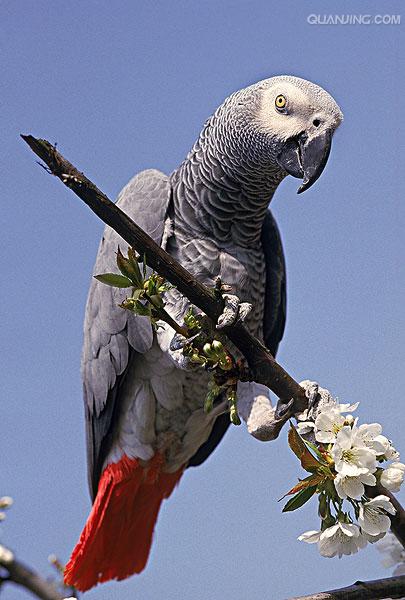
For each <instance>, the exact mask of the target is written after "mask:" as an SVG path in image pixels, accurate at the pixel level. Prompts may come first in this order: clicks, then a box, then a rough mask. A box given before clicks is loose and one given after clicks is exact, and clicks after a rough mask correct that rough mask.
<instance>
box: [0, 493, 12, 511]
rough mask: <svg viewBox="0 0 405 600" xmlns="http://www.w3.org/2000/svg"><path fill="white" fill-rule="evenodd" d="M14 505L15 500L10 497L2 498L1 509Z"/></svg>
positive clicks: (0, 501)
mask: <svg viewBox="0 0 405 600" xmlns="http://www.w3.org/2000/svg"><path fill="white" fill-rule="evenodd" d="M12 504H13V499H12V498H11V497H10V496H3V497H2V498H0V508H10V506H11V505H12Z"/></svg>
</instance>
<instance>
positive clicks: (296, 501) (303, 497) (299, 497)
mask: <svg viewBox="0 0 405 600" xmlns="http://www.w3.org/2000/svg"><path fill="white" fill-rule="evenodd" d="M315 492H316V485H314V486H312V487H307V488H305V489H304V490H301V491H300V492H298V494H296V495H295V496H293V497H292V498H291V499H290V500H289V501H288V502H287V504H286V505H285V506H284V508H283V512H290V511H292V510H297V508H301V506H303V505H304V504H305V503H306V502H308V500H309V499H310V498H312V496H313V495H314V494H315Z"/></svg>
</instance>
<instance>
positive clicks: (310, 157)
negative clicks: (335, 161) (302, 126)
mask: <svg viewBox="0 0 405 600" xmlns="http://www.w3.org/2000/svg"><path fill="white" fill-rule="evenodd" d="M331 145H332V133H331V132H330V130H328V129H326V130H324V131H322V132H319V133H317V134H316V135H314V136H311V137H309V136H308V135H307V134H306V133H303V134H301V135H299V136H297V137H296V138H291V139H290V140H288V141H287V142H286V143H285V145H284V148H283V150H282V151H281V153H280V154H279V155H278V157H277V162H278V164H279V165H280V167H281V168H282V169H284V170H285V171H287V173H289V175H292V176H293V177H298V178H299V179H302V184H301V185H300V187H299V188H298V191H297V193H298V194H301V193H302V192H305V190H307V189H308V188H310V187H311V185H312V184H313V183H315V181H316V180H317V179H318V178H319V177H320V176H321V174H322V171H323V170H324V168H325V165H326V163H327V161H328V158H329V154H330V149H331Z"/></svg>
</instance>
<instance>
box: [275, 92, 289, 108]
mask: <svg viewBox="0 0 405 600" xmlns="http://www.w3.org/2000/svg"><path fill="white" fill-rule="evenodd" d="M286 104H287V99H286V97H285V96H283V94H279V95H278V96H277V98H276V108H284V107H285V105H286Z"/></svg>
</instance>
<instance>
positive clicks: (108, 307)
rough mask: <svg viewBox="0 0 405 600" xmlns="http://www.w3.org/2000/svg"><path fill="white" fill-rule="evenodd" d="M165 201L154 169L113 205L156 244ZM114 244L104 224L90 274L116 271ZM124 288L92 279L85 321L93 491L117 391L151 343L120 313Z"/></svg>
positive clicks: (146, 326)
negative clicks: (129, 369)
mask: <svg viewBox="0 0 405 600" xmlns="http://www.w3.org/2000/svg"><path fill="white" fill-rule="evenodd" d="M169 202H170V184H169V178H168V177H167V176H166V175H164V174H163V173H160V172H159V171H156V170H148V171H143V172H142V173H140V174H139V175H137V176H136V177H134V178H133V179H132V180H131V181H130V182H129V183H128V184H127V185H126V186H125V188H124V189H123V190H122V192H121V193H120V194H119V196H118V200H117V204H118V205H119V206H120V208H121V209H122V210H123V211H124V212H125V213H127V215H128V216H129V217H131V218H132V219H133V220H134V221H135V222H136V223H137V224H138V225H139V226H140V227H142V229H144V230H145V231H146V232H147V233H148V234H149V235H150V236H151V237H152V238H153V239H154V240H155V242H157V243H159V244H160V243H161V240H162V236H163V232H164V225H165V219H166V214H167V210H168V206H169ZM118 246H120V247H121V249H122V250H123V251H124V250H125V249H126V248H127V243H126V242H125V241H124V240H123V239H122V238H121V237H120V236H118V234H117V233H116V232H115V231H114V230H112V229H111V228H110V227H106V228H105V231H104V236H103V239H102V240H101V243H100V247H99V251H98V254H97V259H96V264H95V266H94V275H97V274H101V273H106V272H116V271H117V267H116V264H115V256H116V252H117V248H118ZM124 297H125V290H117V289H116V288H112V287H109V286H106V285H104V284H102V283H100V282H99V281H97V280H96V279H92V282H91V286H90V291H89V297H88V300H87V306H86V315H85V322H84V344H83V354H82V378H83V388H84V400H85V407H86V423H87V453H88V469H89V484H90V488H91V492H92V495H93V496H94V495H95V493H96V491H97V485H98V479H99V476H100V470H101V468H102V465H103V462H104V459H105V456H106V454H107V452H108V450H109V446H110V443H111V434H112V427H111V425H112V420H113V418H114V413H115V410H116V408H117V407H116V402H117V399H119V389H120V386H121V385H122V382H123V380H124V378H125V373H126V369H127V367H128V364H129V362H130V361H136V356H137V353H144V352H146V351H147V350H149V348H150V347H151V345H152V340H153V332H152V327H151V324H150V322H149V320H148V318H147V317H140V316H136V315H133V314H131V313H130V312H129V311H125V310H123V309H122V308H120V307H119V306H118V304H119V303H120V302H121V301H122V299H123V298H124Z"/></svg>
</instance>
